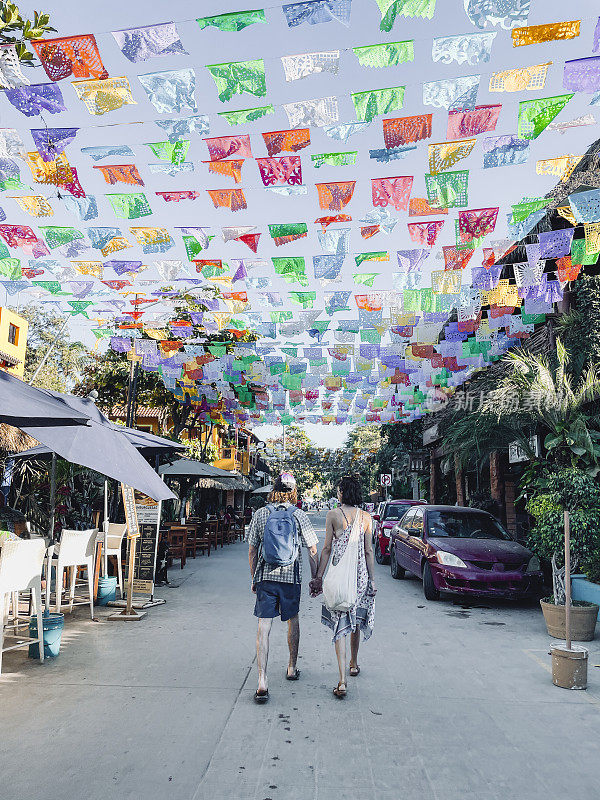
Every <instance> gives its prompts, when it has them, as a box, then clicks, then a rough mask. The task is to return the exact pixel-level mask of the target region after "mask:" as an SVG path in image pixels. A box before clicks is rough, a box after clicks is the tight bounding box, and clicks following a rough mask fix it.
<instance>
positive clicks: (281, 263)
mask: <svg viewBox="0 0 600 800" xmlns="http://www.w3.org/2000/svg"><path fill="white" fill-rule="evenodd" d="M271 261H272V262H273V267H274V269H275V272H276V273H277V274H278V275H282V276H283V278H284V280H285V282H286V283H299V284H300V285H301V286H308V278H307V276H306V266H305V263H304V258H303V257H302V256H288V257H287V258H284V257H277V256H273V257H272V258H271Z"/></svg>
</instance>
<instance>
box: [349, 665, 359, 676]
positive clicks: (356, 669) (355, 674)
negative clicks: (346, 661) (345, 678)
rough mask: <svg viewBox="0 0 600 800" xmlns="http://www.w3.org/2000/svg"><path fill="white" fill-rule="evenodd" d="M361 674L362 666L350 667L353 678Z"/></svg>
mask: <svg viewBox="0 0 600 800" xmlns="http://www.w3.org/2000/svg"><path fill="white" fill-rule="evenodd" d="M359 674H360V667H358V666H356V667H350V676H351V677H352V678H356V676H357V675H359Z"/></svg>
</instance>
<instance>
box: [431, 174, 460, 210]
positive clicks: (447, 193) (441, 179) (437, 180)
mask: <svg viewBox="0 0 600 800" xmlns="http://www.w3.org/2000/svg"><path fill="white" fill-rule="evenodd" d="M425 186H426V188H427V200H428V202H429V205H430V206H432V207H434V206H435V207H436V208H460V207H462V206H466V205H468V204H469V195H468V189H469V170H468V169H462V170H458V171H457V172H440V173H439V174H438V175H430V174H427V175H425Z"/></svg>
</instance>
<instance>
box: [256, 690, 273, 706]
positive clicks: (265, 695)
mask: <svg viewBox="0 0 600 800" xmlns="http://www.w3.org/2000/svg"><path fill="white" fill-rule="evenodd" d="M268 699H269V690H268V689H257V690H256V692H255V693H254V702H255V703H258V704H259V705H262V704H263V703H266V702H267V700H268Z"/></svg>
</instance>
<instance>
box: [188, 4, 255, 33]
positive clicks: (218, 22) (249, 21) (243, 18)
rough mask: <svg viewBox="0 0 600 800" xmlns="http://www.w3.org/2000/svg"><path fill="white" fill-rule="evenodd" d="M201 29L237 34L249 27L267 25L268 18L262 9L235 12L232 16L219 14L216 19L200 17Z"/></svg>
mask: <svg viewBox="0 0 600 800" xmlns="http://www.w3.org/2000/svg"><path fill="white" fill-rule="evenodd" d="M196 22H197V23H198V25H200V27H201V28H203V29H204V28H208V27H209V26H211V27H213V28H218V29H219V30H220V31H228V32H231V33H233V32H236V31H241V30H243V29H244V28H247V27H248V26H249V25H255V24H257V23H258V24H261V25H266V23H267V16H266V14H265V12H264V11H263V10H262V9H256V10H254V11H235V12H233V13H232V14H217V15H216V16H214V17H200V18H199V19H197V20H196Z"/></svg>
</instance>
